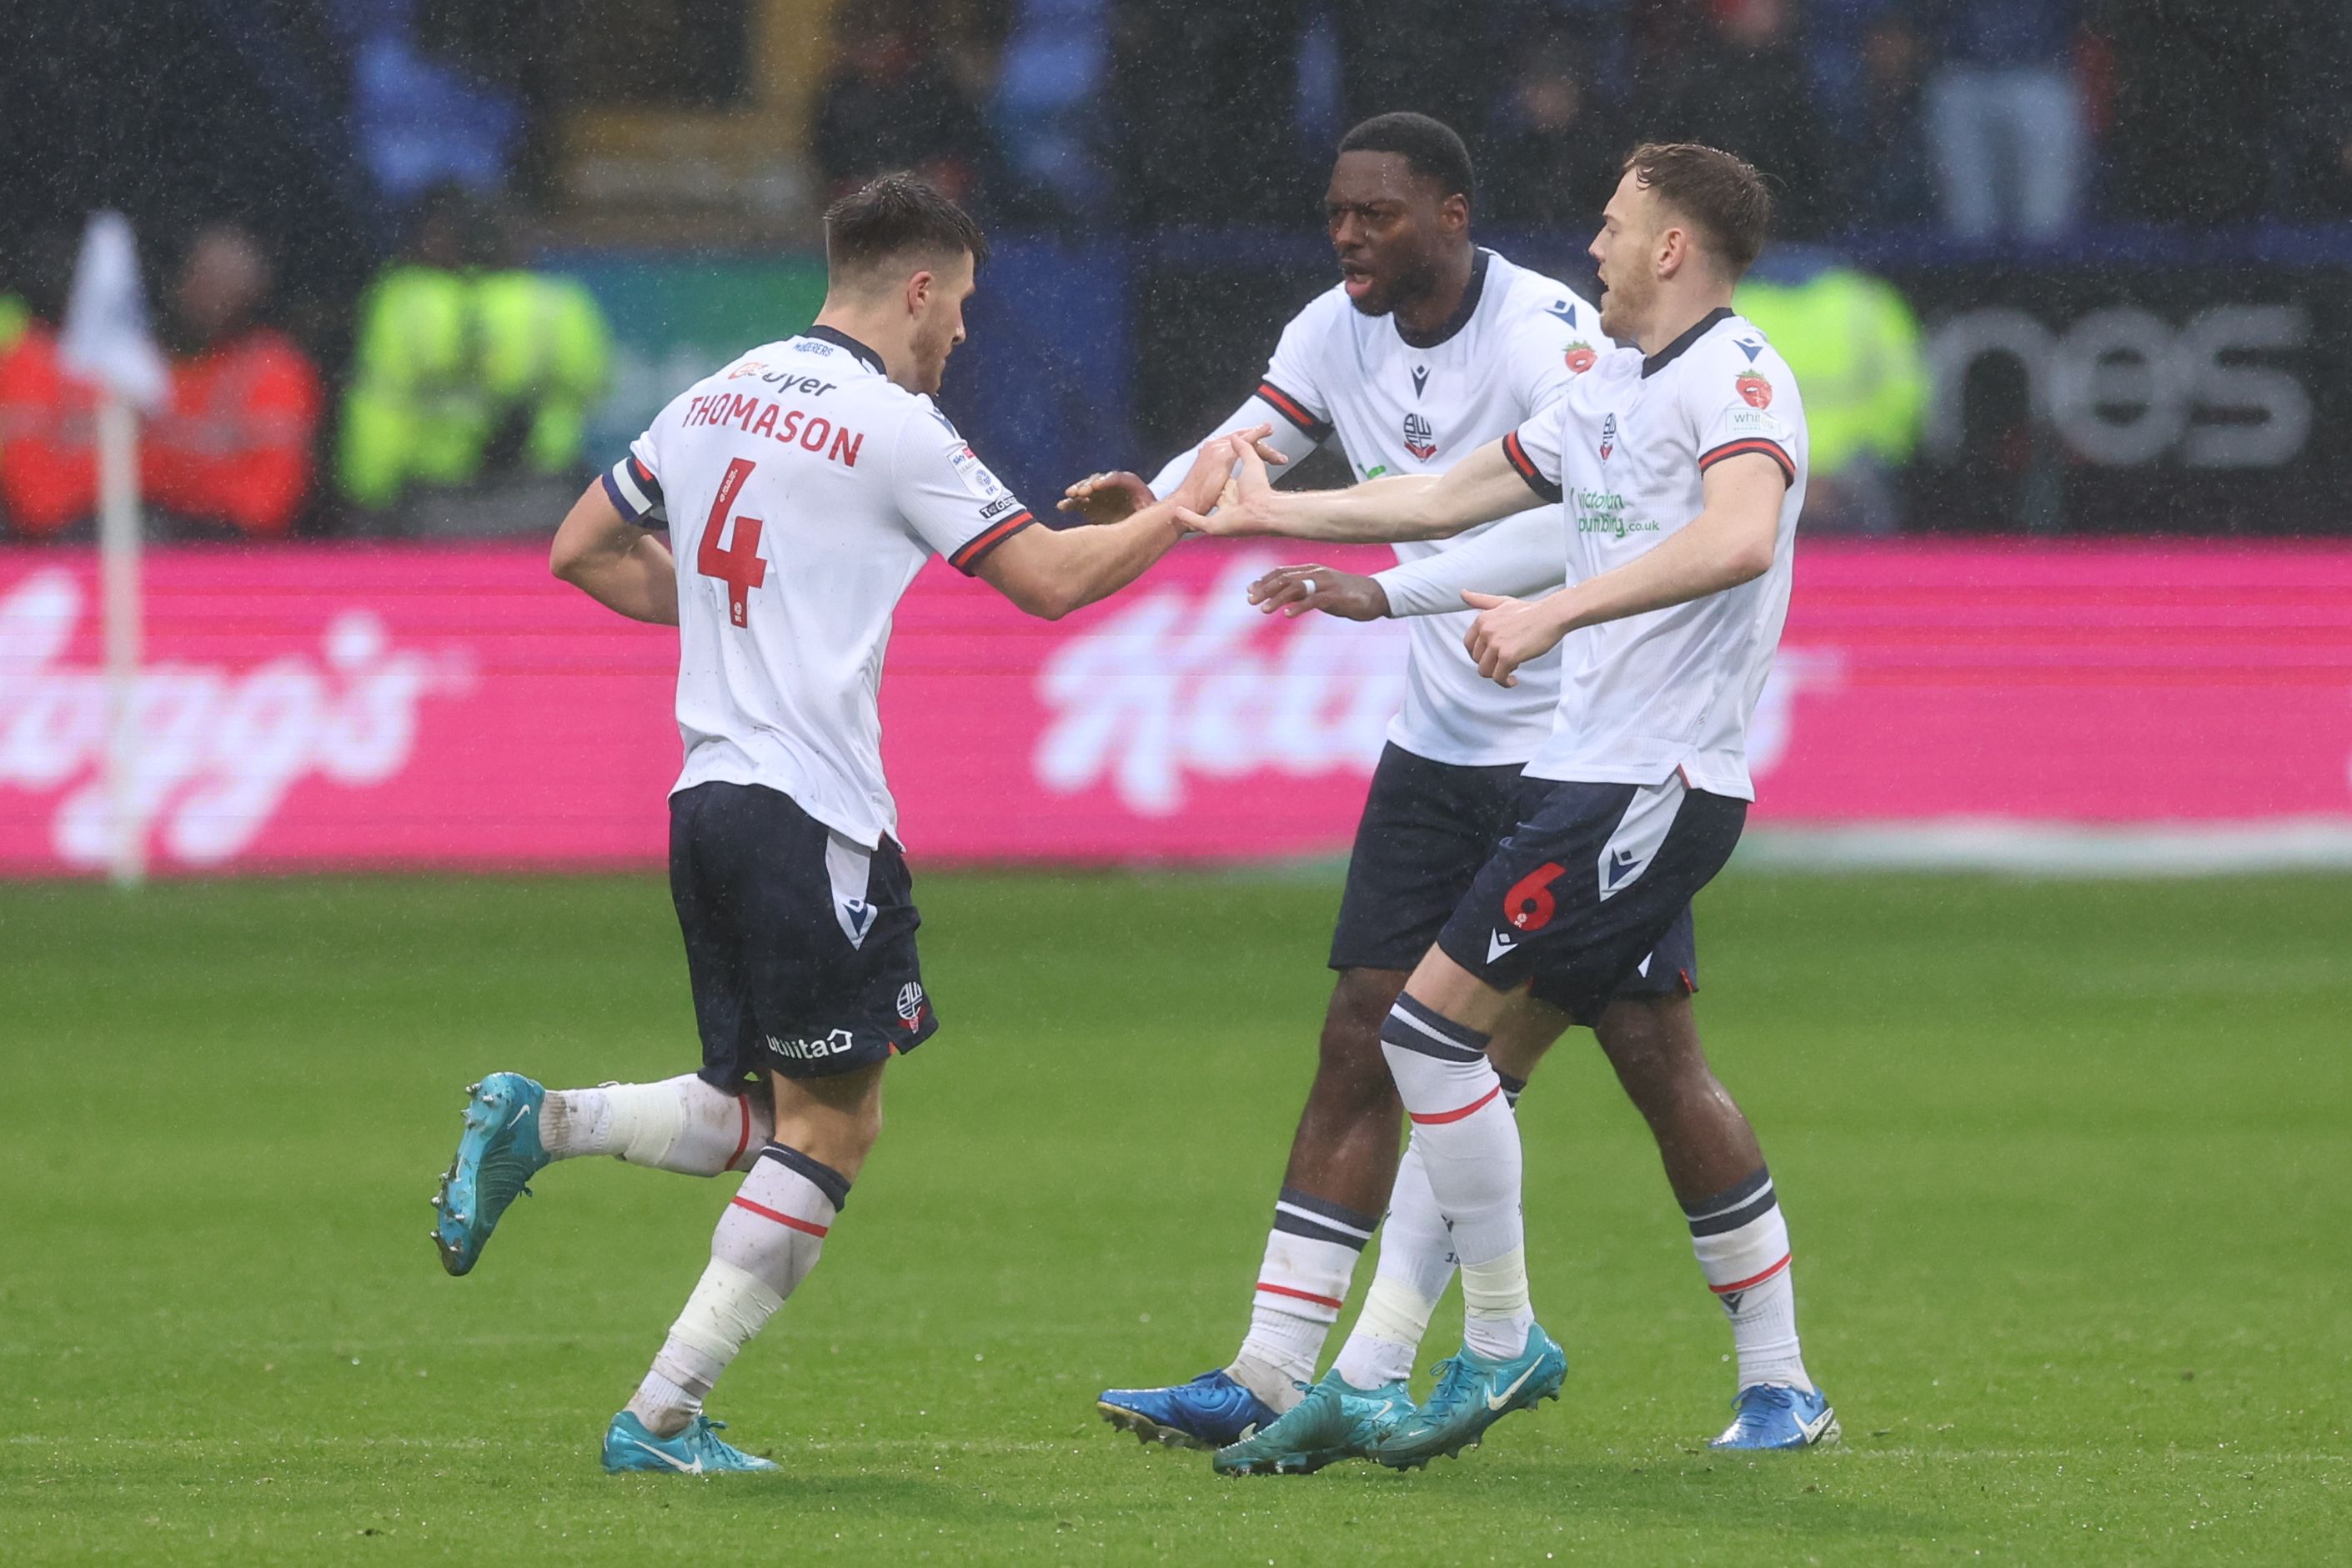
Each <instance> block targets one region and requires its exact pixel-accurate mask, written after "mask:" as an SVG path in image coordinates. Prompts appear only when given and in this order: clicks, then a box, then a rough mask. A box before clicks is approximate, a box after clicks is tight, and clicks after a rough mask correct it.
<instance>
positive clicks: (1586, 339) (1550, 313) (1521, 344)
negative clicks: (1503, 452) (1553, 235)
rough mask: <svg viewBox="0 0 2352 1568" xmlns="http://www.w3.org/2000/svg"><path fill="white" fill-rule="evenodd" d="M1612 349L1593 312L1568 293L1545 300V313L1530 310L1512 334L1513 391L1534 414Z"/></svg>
mask: <svg viewBox="0 0 2352 1568" xmlns="http://www.w3.org/2000/svg"><path fill="white" fill-rule="evenodd" d="M1608 347H1609V340H1608V339H1606V338H1604V337H1602V336H1601V323H1600V320H1599V319H1598V316H1597V313H1596V312H1595V311H1594V310H1593V308H1592V307H1591V306H1590V305H1588V304H1586V303H1585V302H1584V301H1583V300H1582V299H1580V298H1578V297H1577V296H1576V295H1574V294H1571V293H1570V292H1568V291H1567V290H1565V289H1563V290H1561V291H1559V293H1557V294H1551V295H1548V296H1545V297H1544V298H1543V300H1542V307H1541V308H1531V309H1528V310H1527V311H1525V312H1524V313H1523V314H1522V316H1521V318H1520V320H1519V323H1518V328H1517V330H1516V331H1514V332H1513V333H1512V334H1511V346H1510V356H1511V357H1510V373H1511V390H1512V392H1514V393H1515V394H1516V395H1517V398H1518V400H1519V407H1520V408H1522V409H1524V410H1526V411H1527V412H1528V413H1534V412H1535V411H1536V410H1538V409H1542V408H1549V407H1550V406H1551V405H1552V404H1553V403H1555V402H1559V400H1560V399H1561V398H1562V397H1564V396H1566V395H1567V393H1568V383H1569V382H1572V381H1574V380H1575V379H1576V378H1577V377H1578V376H1579V375H1581V374H1582V373H1583V372H1584V371H1585V370H1587V369H1588V368H1589V367H1590V366H1591V364H1592V362H1593V360H1594V358H1595V357H1596V354H1597V351H1598V350H1601V349H1606V348H1608Z"/></svg>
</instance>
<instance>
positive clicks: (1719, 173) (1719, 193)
mask: <svg viewBox="0 0 2352 1568" xmlns="http://www.w3.org/2000/svg"><path fill="white" fill-rule="evenodd" d="M1625 168H1626V170H1627V171H1628V172H1631V173H1632V174H1633V178H1634V179H1635V180H1636V181H1637V182H1639V183H1641V184H1642V185H1643V186H1644V187H1646V188H1648V189H1650V190H1653V191H1655V192H1656V193H1658V199H1659V200H1660V201H1662V202H1664V203H1665V204H1667V205H1668V206H1670V207H1672V208H1674V209H1675V212H1677V213H1679V214H1682V215H1683V216H1684V217H1685V218H1687V219H1688V220H1689V221H1690V224H1691V226H1692V227H1694V228H1696V229H1697V230H1698V232H1699V237H1700V238H1701V239H1702V240H1704V241H1705V242H1706V246H1707V247H1708V248H1709V249H1711V250H1713V251H1714V252H1715V254H1716V255H1717V256H1718V257H1720V258H1721V259H1722V261H1723V263H1724V265H1725V266H1727V267H1729V268H1730V269H1731V276H1732V277H1735V278H1736V277H1739V276H1740V274H1742V273H1744V272H1746V271H1747V270H1748V267H1750V266H1752V265H1754V263H1755V260H1756V253H1757V252H1759V251H1760V250H1762V249H1763V248H1764V236H1765V235H1766V234H1767V233H1768V232H1769V231H1770V229H1771V227H1772V193H1771V192H1770V191H1769V190H1768V189H1766V188H1765V184H1764V176H1763V175H1761V174H1759V173H1758V172H1756V165H1755V164H1753V163H1750V162H1748V160H1747V159H1745V158H1740V157H1737V156H1735V155H1733V154H1732V153H1729V152H1724V151H1723V150H1722V149H1720V148H1717V147H1703V146H1701V145H1699V143H1697V142H1696V141H1644V142H1643V143H1642V145H1640V146H1639V147H1636V148H1634V149H1633V152H1630V153H1628V154H1626V157H1625Z"/></svg>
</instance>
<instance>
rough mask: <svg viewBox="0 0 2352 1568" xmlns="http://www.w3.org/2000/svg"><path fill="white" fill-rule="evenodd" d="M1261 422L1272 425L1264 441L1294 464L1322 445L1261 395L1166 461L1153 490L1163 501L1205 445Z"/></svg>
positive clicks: (1187, 472) (1179, 483)
mask: <svg viewBox="0 0 2352 1568" xmlns="http://www.w3.org/2000/svg"><path fill="white" fill-rule="evenodd" d="M1261 424H1264V425H1269V426H1271V427H1272V429H1271V432H1270V433H1269V434H1267V436H1266V437H1265V444H1267V445H1269V446H1271V447H1273V448H1274V449H1275V450H1276V451H1277V452H1279V453H1281V454H1282V455H1283V456H1285V457H1286V458H1288V459H1289V460H1290V461H1291V463H1293V464H1297V463H1298V462H1300V461H1301V460H1303V459H1305V458H1307V457H1308V456H1311V455H1313V454H1314V451H1315V448H1316V447H1317V446H1318V445H1319V444H1320V443H1319V442H1318V441H1316V440H1315V438H1314V437H1313V436H1310V435H1308V434H1307V433H1306V432H1305V431H1303V430H1301V429H1299V428H1298V426H1297V425H1295V424H1293V423H1290V421H1289V419H1288V418H1287V417H1286V415H1284V414H1283V413H1282V412H1281V411H1280V410H1279V409H1276V408H1275V407H1274V406H1273V405H1272V404H1270V403H1268V402H1265V400H1263V399H1261V398H1255V397H1253V398H1251V399H1249V400H1248V401H1247V402H1244V403H1243V404H1242V405H1241V407H1239V408H1237V409H1235V410H1234V412H1233V413H1229V414H1227V415H1226V416H1225V419H1224V423H1222V424H1219V425H1218V426H1217V427H1216V429H1214V430H1213V431H1211V432H1209V434H1206V435H1204V436H1202V438H1201V439H1200V440H1198V441H1196V442H1194V443H1193V444H1192V445H1190V446H1188V447H1186V448H1185V449H1184V450H1183V451H1181V452H1179V453H1178V454H1176V455H1175V456H1173V457H1171V458H1170V459H1169V460H1168V461H1167V462H1166V463H1165V464H1163V465H1161V466H1160V472H1159V473H1157V474H1154V475H1153V476H1151V493H1152V494H1153V495H1154V496H1157V497H1160V499H1161V500H1163V501H1164V500H1166V499H1168V497H1171V496H1173V495H1174V494H1175V493H1176V487H1177V486H1180V485H1181V484H1182V483H1183V482H1184V476H1186V475H1187V474H1190V473H1191V472H1192V464H1193V461H1194V459H1195V458H1196V457H1197V456H1198V455H1199V454H1200V450H1201V448H1202V446H1204V445H1206V444H1208V443H1210V442H1212V441H1214V440H1215V439H1217V437H1219V436H1221V435H1231V434H1233V433H1234V432H1235V431H1237V430H1248V429H1250V428H1252V427H1253V426H1255V425H1261Z"/></svg>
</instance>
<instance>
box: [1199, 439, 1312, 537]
mask: <svg viewBox="0 0 2352 1568" xmlns="http://www.w3.org/2000/svg"><path fill="white" fill-rule="evenodd" d="M1269 434H1273V426H1271V425H1265V424H1261V425H1259V426H1258V427H1257V428H1256V429H1255V430H1243V431H1236V432H1234V434H1231V435H1228V436H1223V437H1220V438H1219V440H1217V441H1212V442H1210V443H1209V444H1207V445H1204V446H1202V448H1201V460H1200V462H1198V463H1195V464H1194V465H1192V475H1191V476H1187V478H1186V480H1185V483H1186V484H1187V486H1189V485H1190V484H1191V483H1192V478H1193V477H1197V476H1199V475H1200V473H1201V471H1202V468H1204V467H1206V466H1208V465H1211V464H1212V463H1215V464H1217V465H1221V467H1222V468H1223V472H1224V473H1226V474H1229V475H1230V476H1231V477H1230V478H1227V479H1225V480H1224V482H1223V492H1222V493H1221V494H1219V495H1218V496H1217V497H1215V507H1216V509H1215V510H1214V511H1210V510H1209V509H1208V507H1205V506H1199V505H1195V504H1192V502H1191V501H1190V499H1189V498H1185V499H1181V500H1180V501H1179V504H1178V507H1177V511H1176V520H1177V521H1178V522H1179V523H1181V524H1182V525H1183V526H1184V527H1186V528H1191V529H1192V531H1193V532H1195V533H1202V534H1218V535H1222V536H1225V537H1231V536H1234V535H1237V534H1263V533H1271V532H1273V531H1274V530H1273V528H1271V526H1270V522H1271V518H1270V514H1269V512H1268V503H1269V502H1271V501H1272V500H1273V499H1274V481H1273V480H1272V479H1271V478H1269V477H1268V476H1267V475H1266V471H1265V465H1266V464H1267V462H1268V461H1269V460H1271V461H1273V462H1275V463H1286V462H1288V461H1289V459H1288V458H1286V457H1285V456H1283V455H1282V454H1281V453H1279V452H1277V451H1276V450H1275V449H1274V448H1273V447H1272V446H1271V445H1269V444H1267V443H1266V440H1265V437H1266V436H1267V435H1269ZM1220 447H1222V451H1220V450H1219V449H1220Z"/></svg>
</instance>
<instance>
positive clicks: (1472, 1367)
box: [1371, 1323, 1568, 1470]
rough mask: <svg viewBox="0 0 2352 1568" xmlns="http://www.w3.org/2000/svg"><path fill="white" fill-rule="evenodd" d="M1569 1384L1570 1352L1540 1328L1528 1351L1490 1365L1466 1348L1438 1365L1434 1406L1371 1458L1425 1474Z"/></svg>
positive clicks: (1531, 1331)
mask: <svg viewBox="0 0 2352 1568" xmlns="http://www.w3.org/2000/svg"><path fill="white" fill-rule="evenodd" d="M1567 1380H1568V1353H1567V1352H1565V1351H1563V1350H1561V1349H1560V1348H1559V1345H1557V1344H1555V1343H1553V1342H1552V1337H1551V1335H1549V1334H1548V1333H1544V1332H1543V1328H1542V1326H1541V1325H1540V1324H1536V1323H1530V1324H1529V1325H1528V1343H1527V1348H1526V1349H1525V1350H1522V1351H1521V1352H1520V1353H1519V1354H1517V1355H1515V1356H1511V1357H1509V1358H1508V1359H1507V1360H1502V1361H1490V1360H1488V1359H1487V1358H1486V1356H1483V1355H1480V1354H1478V1353H1477V1352H1476V1351H1475V1350H1472V1349H1471V1348H1470V1347H1469V1346H1468V1345H1466V1344H1465V1345H1464V1346H1463V1347H1462V1349H1461V1350H1460V1351H1458V1352H1457V1353H1455V1354H1453V1355H1449V1356H1447V1357H1446V1358H1445V1359H1444V1361H1441V1362H1439V1363H1438V1364H1437V1386H1436V1388H1435V1389H1434V1390H1433V1391H1432V1392H1431V1394H1430V1396H1429V1403H1428V1404H1426V1405H1423V1406H1422V1407H1421V1408H1420V1409H1419V1410H1417V1411H1415V1412H1414V1413H1413V1415H1412V1419H1411V1420H1409V1421H1406V1422H1404V1423H1403V1424H1402V1426H1400V1427H1398V1428H1397V1429H1396V1430H1395V1431H1394V1432H1392V1433H1391V1434H1390V1435H1389V1436H1388V1437H1386V1438H1384V1439H1382V1440H1381V1442H1380V1443H1378V1444H1375V1445H1374V1446H1373V1448H1372V1450H1371V1458H1374V1459H1376V1460H1378V1461H1379V1462H1380V1463H1381V1464H1383V1465H1386V1466H1388V1467H1389V1468H1390V1469H1398V1470H1412V1469H1420V1468H1421V1467H1422V1466H1423V1465H1426V1464H1427V1463H1429V1461H1430V1460H1432V1459H1433V1458H1437V1457H1438V1456H1439V1455H1441V1454H1443V1455H1445V1456H1446V1457H1448V1458H1452V1457H1453V1456H1454V1455H1456V1454H1459V1453H1460V1452H1461V1451H1462V1450H1463V1449H1464V1448H1468V1447H1469V1446H1470V1445H1471V1444H1473V1443H1475V1442H1477V1441H1478V1440H1479V1439H1480V1438H1481V1437H1485V1436H1486V1428H1487V1427H1491V1426H1493V1425H1494V1424H1495V1423H1496V1422H1497V1421H1499V1420H1501V1419H1502V1418H1503V1417H1504V1416H1507V1415H1509V1414H1510V1413H1511V1412H1512V1411H1514V1410H1530V1409H1533V1408H1534V1407H1535V1406H1537V1405H1538V1403H1540V1402H1541V1401H1543V1400H1546V1399H1557V1398H1559V1388H1560V1385H1561V1384H1563V1383H1565V1382H1566V1381H1567Z"/></svg>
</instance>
